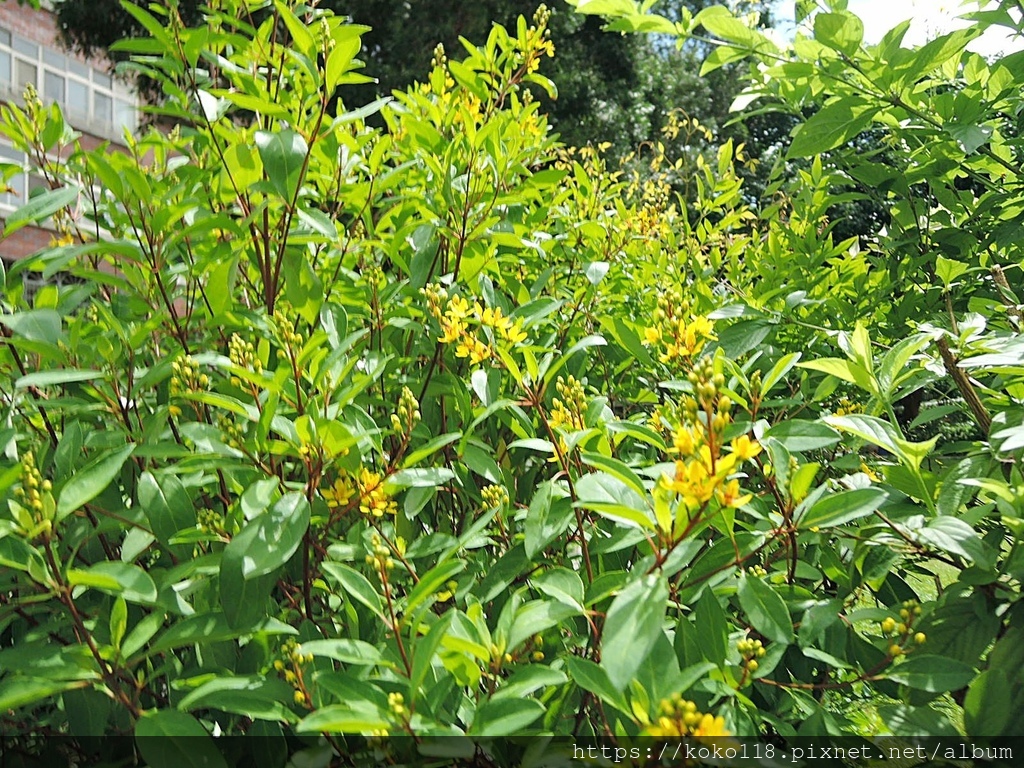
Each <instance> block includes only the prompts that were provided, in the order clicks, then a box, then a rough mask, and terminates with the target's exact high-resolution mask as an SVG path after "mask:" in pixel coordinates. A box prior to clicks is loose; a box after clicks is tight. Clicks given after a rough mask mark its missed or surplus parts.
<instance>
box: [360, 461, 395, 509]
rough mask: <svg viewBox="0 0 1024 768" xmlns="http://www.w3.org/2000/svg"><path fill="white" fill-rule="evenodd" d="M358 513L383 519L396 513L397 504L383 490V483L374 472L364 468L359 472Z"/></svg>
mask: <svg viewBox="0 0 1024 768" xmlns="http://www.w3.org/2000/svg"><path fill="white" fill-rule="evenodd" d="M357 482H358V485H359V511H360V512H362V513H363V514H364V515H373V516H374V517H383V516H384V515H394V514H395V513H397V512H398V503H397V502H396V501H395V500H394V499H392V498H391V496H390V495H389V494H388V492H387V490H386V489H385V488H384V481H383V480H382V479H381V476H380V475H379V474H377V473H376V472H371V471H370V470H368V469H367V468H366V467H362V468H360V470H359V480H358V481H357Z"/></svg>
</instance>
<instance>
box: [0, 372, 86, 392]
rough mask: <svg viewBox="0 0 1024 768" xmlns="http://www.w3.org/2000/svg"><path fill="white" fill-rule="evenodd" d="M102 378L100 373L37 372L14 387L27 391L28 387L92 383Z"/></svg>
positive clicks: (27, 376)
mask: <svg viewBox="0 0 1024 768" xmlns="http://www.w3.org/2000/svg"><path fill="white" fill-rule="evenodd" d="M102 376H103V374H102V373H100V372H99V371H75V370H60V371H37V372H36V373H30V374H28V375H26V376H22V377H21V378H20V379H18V380H17V381H16V382H14V386H15V388H17V389H25V388H26V387H52V386H55V385H58V384H72V383H74V382H77V381H91V380H92V379H99V378H101V377H102Z"/></svg>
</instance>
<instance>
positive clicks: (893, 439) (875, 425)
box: [824, 414, 900, 456]
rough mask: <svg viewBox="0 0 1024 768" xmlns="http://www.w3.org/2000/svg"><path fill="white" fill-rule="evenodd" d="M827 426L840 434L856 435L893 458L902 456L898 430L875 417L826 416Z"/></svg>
mask: <svg viewBox="0 0 1024 768" xmlns="http://www.w3.org/2000/svg"><path fill="white" fill-rule="evenodd" d="M824 421H825V423H826V424H828V425H830V426H833V427H835V428H836V429H838V430H839V431H840V432H846V433H848V434H851V435H856V436H857V437H859V438H860V439H861V440H866V441H867V442H869V443H871V444H872V445H877V446H878V447H879V448H882V449H884V450H886V451H888V452H889V453H891V454H892V455H893V456H899V455H900V446H899V444H898V443H899V441H900V436H899V433H898V432H897V431H896V429H895V428H894V427H893V426H892V424H890V423H889V422H887V421H883V420H882V419H879V418H877V417H875V416H867V415H864V414H854V415H852V416H826V417H825V418H824Z"/></svg>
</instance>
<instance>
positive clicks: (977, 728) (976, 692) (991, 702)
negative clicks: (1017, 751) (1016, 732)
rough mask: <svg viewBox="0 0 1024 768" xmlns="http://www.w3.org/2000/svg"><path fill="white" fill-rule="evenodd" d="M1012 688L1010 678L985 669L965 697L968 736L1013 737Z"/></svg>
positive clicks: (1000, 672)
mask: <svg viewBox="0 0 1024 768" xmlns="http://www.w3.org/2000/svg"><path fill="white" fill-rule="evenodd" d="M1013 712H1014V701H1013V689H1012V688H1011V683H1010V678H1009V677H1008V676H1007V675H1006V674H1005V673H1004V671H1003V670H1000V669H986V670H985V671H984V672H982V673H981V674H980V675H978V676H977V677H976V678H975V679H974V681H973V682H972V683H971V685H970V688H968V689H967V696H966V697H965V698H964V729H965V730H966V731H967V734H968V735H969V736H973V737H978V736H1011V735H1013V734H1012V733H1011V732H1010V731H1009V730H1008V726H1012V725H1014V724H1013V723H1012V722H1011V721H1010V716H1011V715H1012V714H1013Z"/></svg>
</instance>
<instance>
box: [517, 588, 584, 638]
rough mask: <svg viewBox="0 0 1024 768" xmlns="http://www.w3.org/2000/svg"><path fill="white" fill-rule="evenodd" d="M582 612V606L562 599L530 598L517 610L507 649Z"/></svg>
mask: <svg viewBox="0 0 1024 768" xmlns="http://www.w3.org/2000/svg"><path fill="white" fill-rule="evenodd" d="M582 612H583V611H582V609H581V607H579V606H573V605H567V604H566V603H563V602H560V601H555V600H530V601H529V602H527V603H524V604H523V605H521V606H519V609H518V610H517V611H516V614H515V618H514V620H513V622H512V629H511V630H510V631H509V634H508V646H507V649H506V650H509V651H512V650H515V649H516V648H518V647H519V646H520V645H521V644H522V643H524V642H526V641H527V640H528V639H529V638H531V637H533V636H534V635H537V634H540V633H541V632H544V631H545V630H548V629H551V627H554V626H556V625H558V624H560V623H562V622H563V621H565V620H566V619H568V618H569V617H571V616H579V615H580V614H581V613H582Z"/></svg>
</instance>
